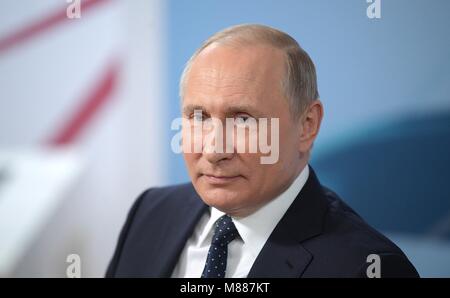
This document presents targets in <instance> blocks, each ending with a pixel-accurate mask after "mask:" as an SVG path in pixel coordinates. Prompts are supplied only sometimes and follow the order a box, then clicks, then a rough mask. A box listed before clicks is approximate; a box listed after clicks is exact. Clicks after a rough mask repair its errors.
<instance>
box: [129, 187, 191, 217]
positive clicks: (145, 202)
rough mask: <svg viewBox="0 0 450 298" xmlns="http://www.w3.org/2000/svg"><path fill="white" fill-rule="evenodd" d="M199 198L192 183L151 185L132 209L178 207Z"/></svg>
mask: <svg viewBox="0 0 450 298" xmlns="http://www.w3.org/2000/svg"><path fill="white" fill-rule="evenodd" d="M197 199H198V196H197V193H196V191H195V189H194V186H193V185H192V183H183V184H176V185H170V186H163V187H151V188H148V189H147V190H145V191H144V192H143V193H142V194H141V195H140V196H139V197H138V198H137V199H136V201H135V203H134V205H133V207H132V209H133V208H136V209H139V210H140V212H145V211H151V210H153V209H161V208H163V209H164V208H176V207H177V206H178V207H179V206H180V205H184V204H189V203H192V202H193V201H195V200H197Z"/></svg>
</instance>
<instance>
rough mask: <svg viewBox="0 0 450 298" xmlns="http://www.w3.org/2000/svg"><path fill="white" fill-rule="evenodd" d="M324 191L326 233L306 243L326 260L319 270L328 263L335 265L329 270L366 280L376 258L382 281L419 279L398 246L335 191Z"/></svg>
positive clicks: (324, 228) (319, 264)
mask: <svg viewBox="0 0 450 298" xmlns="http://www.w3.org/2000/svg"><path fill="white" fill-rule="evenodd" d="M322 189H323V194H324V196H325V199H326V202H327V212H326V215H325V217H324V222H323V232H322V234H321V235H320V236H318V237H317V239H311V240H310V241H308V242H307V243H306V247H307V248H309V249H310V250H314V251H316V252H318V253H319V254H321V255H322V256H326V257H325V258H321V260H322V261H319V262H318V264H317V265H318V266H319V267H320V266H323V265H325V263H326V262H328V263H329V264H334V265H333V266H329V268H331V270H337V271H338V272H341V273H344V275H348V276H361V277H365V274H366V269H367V267H368V265H370V264H371V260H372V259H373V255H375V256H376V257H377V258H379V259H380V262H381V265H382V268H383V269H382V271H381V272H382V277H396V276H398V277H414V276H418V274H417V271H416V270H415V268H414V266H413V265H412V264H411V263H410V262H409V260H408V258H407V257H406V255H405V254H404V253H403V252H402V250H401V249H400V248H399V247H398V246H397V245H395V244H394V243H393V242H392V241H391V240H389V239H388V238H387V237H385V236H384V235H383V234H381V233H380V232H379V231H377V230H376V229H375V228H373V227H372V226H370V225H369V224H368V223H367V222H365V221H364V220H363V219H362V218H361V217H360V216H359V215H358V214H357V213H356V212H355V211H354V210H353V209H352V208H350V207H349V206H348V205H347V204H346V203H345V202H344V201H343V200H342V199H341V198H339V196H338V195H337V194H336V193H334V192H333V191H332V190H330V189H328V188H326V187H322ZM321 262H325V263H324V264H321ZM343 268H345V270H344V271H342V270H343Z"/></svg>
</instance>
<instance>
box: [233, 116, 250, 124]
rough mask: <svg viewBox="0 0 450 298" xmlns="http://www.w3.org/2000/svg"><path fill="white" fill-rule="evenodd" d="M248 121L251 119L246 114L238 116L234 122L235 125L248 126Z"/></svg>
mask: <svg viewBox="0 0 450 298" xmlns="http://www.w3.org/2000/svg"><path fill="white" fill-rule="evenodd" d="M250 119H252V118H251V117H250V116H249V115H247V114H239V115H236V116H235V118H234V122H235V123H236V124H237V125H248V124H249V123H250Z"/></svg>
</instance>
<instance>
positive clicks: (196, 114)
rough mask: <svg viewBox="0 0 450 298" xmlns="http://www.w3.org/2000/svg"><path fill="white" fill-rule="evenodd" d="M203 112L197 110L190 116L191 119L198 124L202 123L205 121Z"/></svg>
mask: <svg viewBox="0 0 450 298" xmlns="http://www.w3.org/2000/svg"><path fill="white" fill-rule="evenodd" d="M203 117H204V115H203V111H202V110H195V111H194V112H193V113H192V114H191V115H190V116H189V119H190V120H193V121H194V122H195V123H196V122H202V121H203Z"/></svg>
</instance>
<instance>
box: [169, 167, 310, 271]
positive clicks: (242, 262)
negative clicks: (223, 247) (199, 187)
mask: <svg viewBox="0 0 450 298" xmlns="http://www.w3.org/2000/svg"><path fill="white" fill-rule="evenodd" d="M308 176H309V167H308V165H306V166H305V168H304V169H303V170H302V171H301V173H300V174H299V175H298V176H297V177H296V178H295V180H294V182H292V184H291V185H290V186H289V187H288V189H286V190H285V191H284V192H283V193H282V194H280V195H279V196H278V197H276V198H275V199H273V200H271V201H269V202H268V203H267V204H265V205H264V206H263V207H261V208H260V209H258V210H257V211H256V212H254V213H252V214H250V215H249V216H246V217H242V218H235V217H232V220H233V223H234V225H235V226H236V229H237V230H238V232H239V235H240V237H237V238H236V239H234V240H233V241H231V242H230V244H228V257H227V270H226V275H225V277H247V275H248V273H249V272H250V269H251V268H252V266H253V263H254V262H255V260H256V257H257V256H258V254H259V253H260V251H261V249H262V248H263V246H264V244H265V243H266V241H267V239H268V238H269V236H270V234H271V233H272V231H273V230H274V228H275V227H276V225H277V224H278V222H279V221H280V220H281V218H282V217H283V215H284V214H285V213H286V211H287V209H288V208H289V206H290V205H291V204H292V202H293V201H294V200H295V198H296V197H297V195H298V193H299V192H300V190H301V189H302V188H303V186H304V185H305V183H306V180H307V179H308ZM209 209H210V212H206V213H205V214H204V215H203V216H202V217H201V219H200V221H199V222H198V224H197V226H196V227H195V229H194V233H193V234H192V236H191V237H190V238H189V240H188V241H187V242H186V245H185V247H184V249H183V251H182V253H181V255H180V258H179V260H178V263H177V265H176V266H175V269H174V270H173V272H172V277H200V276H201V275H202V272H203V268H204V266H205V262H206V257H207V255H208V250H209V246H210V245H211V240H212V237H213V234H214V223H215V222H216V220H217V219H219V218H220V217H221V216H222V215H224V214H225V213H223V212H222V211H220V210H218V209H216V208H214V207H210V208H209Z"/></svg>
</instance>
